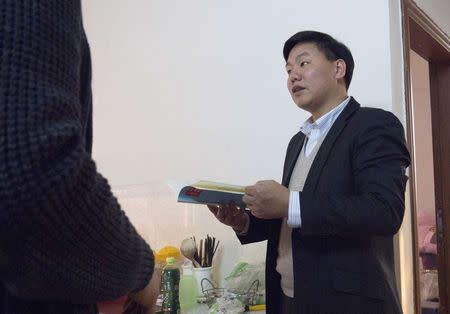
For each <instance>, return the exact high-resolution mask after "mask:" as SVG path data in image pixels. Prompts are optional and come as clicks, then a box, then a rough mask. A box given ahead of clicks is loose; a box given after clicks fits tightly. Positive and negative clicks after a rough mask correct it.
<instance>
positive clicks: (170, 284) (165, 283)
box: [161, 257, 180, 314]
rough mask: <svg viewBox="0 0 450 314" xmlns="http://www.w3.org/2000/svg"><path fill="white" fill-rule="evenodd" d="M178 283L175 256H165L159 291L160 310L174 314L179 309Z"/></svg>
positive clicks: (178, 272)
mask: <svg viewBox="0 0 450 314" xmlns="http://www.w3.org/2000/svg"><path fill="white" fill-rule="evenodd" d="M179 284H180V270H179V269H178V267H177V266H176V264H175V258H173V257H168V258H166V266H165V267H164V269H163V271H162V275H161V293H162V295H163V302H162V308H161V311H162V312H164V313H172V314H176V313H178V312H179V310H180V303H179V300H178V289H179V288H178V287H179Z"/></svg>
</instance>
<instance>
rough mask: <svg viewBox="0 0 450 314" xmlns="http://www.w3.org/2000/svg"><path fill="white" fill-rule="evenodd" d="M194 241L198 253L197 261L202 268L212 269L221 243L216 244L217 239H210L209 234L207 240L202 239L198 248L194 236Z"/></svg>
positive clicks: (195, 255)
mask: <svg viewBox="0 0 450 314" xmlns="http://www.w3.org/2000/svg"><path fill="white" fill-rule="evenodd" d="M192 239H193V240H194V244H195V247H196V252H195V254H194V259H195V261H196V262H198V264H199V265H200V267H211V266H212V262H213V258H214V255H215V254H216V251H217V248H218V247H219V243H220V241H217V242H216V238H214V237H210V236H209V234H207V235H206V238H205V239H200V244H199V245H198V246H197V242H196V240H195V237H194V236H193V237H192Z"/></svg>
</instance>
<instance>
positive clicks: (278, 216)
mask: <svg viewBox="0 0 450 314" xmlns="http://www.w3.org/2000/svg"><path fill="white" fill-rule="evenodd" d="M283 54H284V58H285V59H286V62H287V63H286V70H287V73H288V81H287V86H288V89H289V92H290V93H291V96H292V99H293V100H294V102H295V103H296V104H297V106H298V107H299V108H301V109H304V110H306V111H308V112H310V113H311V117H310V118H309V119H308V120H307V121H306V122H305V123H304V124H303V125H302V127H301V130H300V132H298V133H297V134H296V135H294V137H293V138H292V139H291V141H290V143H289V145H288V148H287V153H286V159H285V163H284V169H283V181H282V184H279V183H277V182H275V181H271V180H270V181H259V182H257V183H256V184H255V185H253V186H249V187H247V188H246V190H245V196H244V197H243V200H244V202H245V203H246V204H247V208H248V209H249V210H244V209H242V208H235V207H234V206H232V205H224V206H209V208H210V210H211V211H212V212H213V213H214V215H215V216H216V217H217V218H218V220H219V221H221V222H223V223H225V224H227V225H229V226H232V227H233V228H234V230H235V231H236V233H237V234H238V237H239V239H240V241H241V242H242V243H243V244H245V243H253V242H258V241H263V240H268V243H267V258H266V303H267V313H283V314H284V313H302V314H304V313H307V314H308V313H311V314H317V313H323V314H326V313H342V314H351V313H355V314H362V313H364V314H366V313H379V314H387V313H401V312H402V311H401V306H400V302H399V298H398V294H397V290H396V283H395V274H394V253H393V236H394V234H396V233H397V231H398V229H399V228H400V225H401V223H402V219H403V214H404V193H405V185H406V181H407V177H406V176H405V169H406V167H408V165H409V162H410V158H409V153H408V150H407V148H406V145H405V139H404V131H403V127H402V124H401V123H400V121H399V120H398V119H397V118H396V117H395V116H394V115H393V114H392V113H390V112H386V111H384V110H381V109H374V108H364V107H361V106H360V104H359V103H358V102H357V101H356V100H355V99H353V98H352V97H348V95H347V90H348V87H349V85H350V82H351V78H352V73H353V67H354V61H353V57H352V55H351V52H350V50H349V49H348V48H347V47H346V46H345V45H343V44H342V43H340V42H338V41H336V40H335V39H334V38H332V37H331V36H329V35H327V34H324V33H319V32H314V31H304V32H299V33H297V34H295V35H294V36H292V37H291V38H289V39H288V40H287V41H286V43H285V45H284V49H283Z"/></svg>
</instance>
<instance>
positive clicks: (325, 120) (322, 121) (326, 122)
mask: <svg viewBox="0 0 450 314" xmlns="http://www.w3.org/2000/svg"><path fill="white" fill-rule="evenodd" d="M349 101H350V97H347V98H345V99H344V101H342V102H341V103H340V104H339V105H338V106H336V107H334V108H333V110H331V111H329V112H327V113H326V114H324V115H323V116H321V117H320V118H319V119H317V120H316V121H314V122H311V120H312V116H311V117H309V118H308V119H307V120H306V121H305V122H303V124H302V125H301V126H300V131H301V132H302V133H303V134H305V135H306V136H307V137H308V136H309V135H310V134H311V131H312V130H313V129H317V130H319V132H320V133H322V132H323V131H324V130H325V129H327V127H329V126H331V124H333V122H334V121H335V120H336V119H337V117H338V116H339V114H340V113H341V112H342V111H343V110H344V108H345V107H346V106H347V104H348V102H349Z"/></svg>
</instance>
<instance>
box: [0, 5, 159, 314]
mask: <svg viewBox="0 0 450 314" xmlns="http://www.w3.org/2000/svg"><path fill="white" fill-rule="evenodd" d="M0 11H1V14H0V43H1V51H0V54H1V55H0V112H1V114H0V225H1V231H0V312H1V313H14V314H32V313H33V314H35V313H47V314H60V313H64V314H70V313H77V314H84V313H86V314H88V313H89V314H91V313H92V314H94V313H97V308H96V302H99V301H104V300H114V299H117V298H119V297H121V296H124V295H127V294H130V293H131V296H132V298H134V299H135V300H137V301H139V302H140V303H142V304H143V305H145V306H148V307H151V306H152V305H153V304H154V301H155V299H156V295H157V293H158V285H159V277H158V273H157V272H154V271H153V269H154V267H153V265H154V262H153V260H154V259H153V252H152V250H151V249H150V247H149V246H148V245H147V243H146V242H145V241H144V240H143V239H142V238H141V237H140V235H139V234H138V233H137V232H136V230H135V229H134V227H133V226H132V225H131V223H130V221H129V220H128V218H127V217H126V215H125V214H124V212H123V211H122V210H121V209H120V206H119V204H118V203H117V200H116V199H115V198H114V196H113V195H112V194H111V190H110V187H109V185H108V183H107V181H106V180H105V179H104V178H103V177H102V176H101V175H100V174H99V173H97V171H96V168H95V164H94V162H93V160H92V158H91V145H92V137H91V135H92V123H91V121H92V116H91V115H92V102H91V86H90V84H91V65H90V55H89V47H88V44H87V40H86V37H85V33H84V30H83V26H82V19H81V4H80V1H79V0H78V1H77V0H70V1H60V0H47V1H38V0H22V1H16V0H0Z"/></svg>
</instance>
